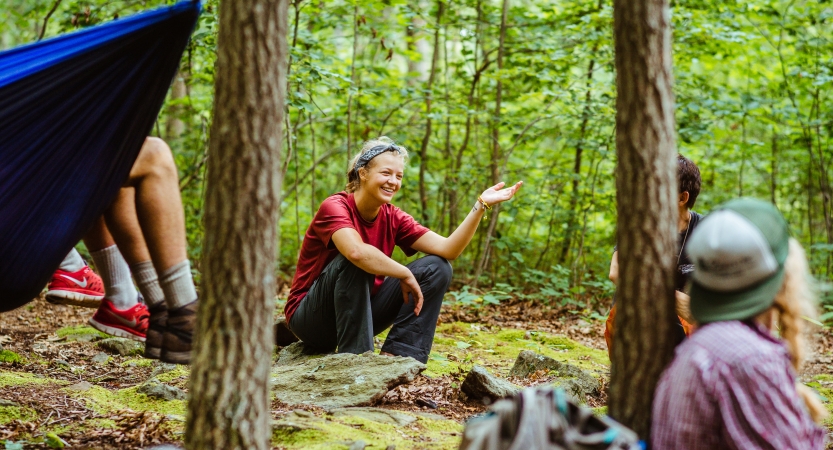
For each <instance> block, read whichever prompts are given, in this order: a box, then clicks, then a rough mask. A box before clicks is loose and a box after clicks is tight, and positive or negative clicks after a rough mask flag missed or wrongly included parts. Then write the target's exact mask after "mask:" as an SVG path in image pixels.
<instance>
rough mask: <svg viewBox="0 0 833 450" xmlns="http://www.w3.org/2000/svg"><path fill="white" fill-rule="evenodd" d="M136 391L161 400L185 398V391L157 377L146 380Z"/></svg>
mask: <svg viewBox="0 0 833 450" xmlns="http://www.w3.org/2000/svg"><path fill="white" fill-rule="evenodd" d="M136 392H138V393H140V394H145V395H147V396H148V397H152V398H158V399H160V400H185V392H184V391H183V390H182V389H180V388H178V387H175V386H168V385H167V384H165V383H162V382H161V381H159V380H157V379H156V378H151V379H149V380H147V381H145V383H144V384H142V385H141V386H139V389H136Z"/></svg>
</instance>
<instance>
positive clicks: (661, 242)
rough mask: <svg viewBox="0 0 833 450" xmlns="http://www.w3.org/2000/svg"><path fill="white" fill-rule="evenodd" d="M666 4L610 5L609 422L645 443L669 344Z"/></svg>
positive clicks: (670, 111) (647, 0)
mask: <svg viewBox="0 0 833 450" xmlns="http://www.w3.org/2000/svg"><path fill="white" fill-rule="evenodd" d="M670 15H671V13H670V10H669V5H668V1H667V0H638V1H636V0H614V6H613V30H614V32H613V34H614V41H615V51H616V58H615V60H616V86H617V89H618V96H617V99H616V150H617V155H618V159H619V164H618V166H617V168H616V188H617V192H616V200H617V203H618V205H617V211H618V214H619V226H618V242H619V262H620V264H619V267H620V269H619V286H618V291H617V310H618V313H617V315H616V327H615V334H614V342H616V345H614V346H613V361H612V366H611V384H610V397H609V398H610V403H609V405H610V415H611V416H612V417H613V418H615V419H616V420H618V421H619V422H621V423H623V424H624V425H626V426H628V427H630V428H631V429H633V430H634V431H636V433H637V434H638V435H639V436H640V437H641V438H643V439H648V437H649V434H650V426H651V405H652V403H653V398H654V389H655V387H656V384H657V381H658V380H659V377H660V374H661V373H662V371H663V369H665V366H666V365H667V363H668V362H670V361H671V358H672V356H673V351H674V343H673V341H672V339H670V336H671V335H672V331H673V330H672V327H673V326H674V315H675V308H674V283H673V281H674V280H673V276H674V260H673V258H671V257H670V256H671V255H673V254H674V252H675V249H676V245H677V244H676V217H677V210H676V203H675V198H676V196H675V193H676V163H675V159H674V157H675V154H674V153H675V150H674V145H675V144H674V133H675V131H674V97H673V94H672V89H671V86H672V82H673V81H672V75H671V23H670Z"/></svg>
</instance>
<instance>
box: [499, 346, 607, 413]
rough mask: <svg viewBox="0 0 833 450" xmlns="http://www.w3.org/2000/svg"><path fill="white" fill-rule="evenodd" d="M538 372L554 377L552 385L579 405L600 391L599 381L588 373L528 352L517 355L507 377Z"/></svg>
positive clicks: (570, 365) (522, 376) (526, 375)
mask: <svg viewBox="0 0 833 450" xmlns="http://www.w3.org/2000/svg"><path fill="white" fill-rule="evenodd" d="M539 370H547V371H549V373H550V375H553V376H555V377H556V379H555V381H553V382H552V385H553V386H558V387H560V388H562V389H564V390H565V391H566V392H567V394H569V395H570V396H572V397H574V398H575V399H576V400H578V401H579V402H580V403H584V396H585V395H598V394H599V390H600V389H601V386H600V384H599V380H597V379H596V377H594V376H593V375H590V373H588V372H586V371H584V370H582V369H580V368H578V367H576V366H574V365H572V364H567V363H563V362H560V361H556V360H554V359H552V358H550V357H548V356H544V355H540V354H538V353H535V352H532V351H529V350H524V351H522V352H521V353H520V354H519V355H518V359H516V360H515V365H514V366H512V370H510V371H509V376H512V377H521V378H526V377H528V376H530V375H532V374H533V373H535V372H537V371H539Z"/></svg>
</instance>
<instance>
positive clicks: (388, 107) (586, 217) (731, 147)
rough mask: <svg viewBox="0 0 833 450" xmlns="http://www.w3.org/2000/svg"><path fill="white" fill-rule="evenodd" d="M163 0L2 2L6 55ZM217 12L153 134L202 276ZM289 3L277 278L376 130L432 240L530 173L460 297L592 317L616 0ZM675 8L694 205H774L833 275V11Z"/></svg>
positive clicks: (466, 257) (754, 2) (776, 4)
mask: <svg viewBox="0 0 833 450" xmlns="http://www.w3.org/2000/svg"><path fill="white" fill-rule="evenodd" d="M168 3H173V2H172V1H162V0H158V1H157V0H147V1H135V0H123V1H119V0H92V1H79V0H11V1H5V2H3V5H0V20H2V22H0V49H6V48H10V47H13V46H17V45H21V44H25V43H28V42H32V41H35V40H37V39H39V38H48V37H52V36H55V35H57V34H60V33H65V32H69V31H72V30H75V29H78V28H82V27H86V26H90V25H94V24H96V23H100V22H103V21H107V20H112V19H113V18H116V17H119V16H125V15H128V14H133V13H135V12H138V11H142V10H145V9H148V8H151V7H154V6H158V5H162V4H168ZM216 11H217V0H208V1H206V2H205V12H204V14H203V15H202V17H201V18H200V23H199V26H198V29H197V30H196V32H195V33H194V38H193V40H192V42H191V44H190V46H189V49H188V52H187V54H186V55H185V57H184V60H183V64H182V67H181V71H180V73H179V75H178V77H177V78H176V80H175V81H174V84H173V87H172V89H171V94H170V96H169V98H168V100H167V102H166V103H165V106H164V108H163V111H162V114H161V115H160V117H159V120H158V122H157V124H156V126H155V127H154V129H153V131H152V133H153V134H154V135H158V136H160V137H162V138H164V139H166V140H167V141H168V142H169V143H170V145H171V147H172V148H173V149H174V152H175V155H176V160H177V164H178V166H179V170H180V177H181V178H180V187H181V189H182V194H183V200H184V204H185V208H186V219H187V229H188V239H189V252H190V256H191V258H192V261H193V262H194V268H195V275H196V276H199V271H200V265H199V261H200V255H201V243H202V237H203V228H202V219H203V218H202V205H203V191H204V180H205V172H206V170H207V168H206V165H205V162H206V152H207V150H208V133H209V130H210V125H211V120H212V118H211V111H212V101H213V98H212V96H213V82H214V64H215V58H216V52H215V50H216V36H217V15H216ZM289 14H290V16H289V33H290V35H289V39H288V40H289V45H290V48H291V60H290V68H289V77H288V78H289V83H288V89H287V92H288V95H287V98H288V104H287V108H288V112H289V114H288V115H287V119H286V123H285V128H286V130H287V132H286V135H285V137H284V138H285V139H286V141H285V143H284V147H283V148H284V157H285V160H284V163H283V165H282V167H283V172H284V183H283V186H284V188H283V198H282V204H281V208H282V213H281V222H280V235H281V245H280V249H281V250H280V255H279V257H278V258H276V262H277V263H276V264H277V265H276V270H277V271H278V273H279V274H280V276H281V279H282V280H283V281H284V282H288V281H290V279H291V276H292V274H293V270H294V264H295V261H296V258H297V254H298V249H299V247H300V243H301V239H302V238H303V234H304V232H305V231H306V228H307V226H308V224H309V222H310V220H311V219H312V215H313V214H314V213H315V211H316V210H317V208H318V205H319V204H320V202H321V201H322V200H323V199H324V198H326V197H327V196H328V195H330V194H332V193H334V192H336V191H339V190H341V189H342V188H343V187H344V184H345V176H344V173H345V171H346V165H347V160H348V158H349V155H352V154H353V153H354V152H356V151H357V150H358V149H359V146H360V144H361V142H362V141H363V140H365V139H368V138H372V137H376V136H379V135H387V136H389V137H391V138H393V139H394V140H396V141H397V142H398V143H401V144H404V145H405V146H406V147H408V149H409V150H410V152H411V156H412V157H411V161H410V163H409V165H408V167H407V169H406V176H405V181H404V184H403V189H402V190H401V191H400V193H399V194H397V197H396V198H395V201H394V203H395V204H396V205H397V206H399V207H400V208H402V209H404V210H405V211H407V212H409V213H411V214H412V215H413V216H414V217H416V218H417V219H418V220H419V221H420V222H422V223H423V224H425V225H427V226H429V227H431V228H433V229H434V230H436V231H438V232H440V233H442V234H445V233H450V232H451V231H452V230H453V229H454V227H455V226H456V225H457V224H458V223H459V222H460V221H461V220H462V219H463V217H465V214H467V212H468V210H469V209H470V208H471V206H472V204H473V203H474V201H475V199H476V198H477V195H478V194H479V193H480V192H482V191H483V190H484V189H485V188H486V187H488V186H490V185H491V184H494V181H493V180H504V181H507V182H514V181H517V180H524V182H525V186H524V189H523V191H522V192H521V193H520V194H519V195H518V196H517V197H516V198H515V199H514V200H513V201H512V202H509V203H507V204H505V205H504V206H503V208H502V209H501V210H500V211H499V212H496V213H494V214H489V217H488V219H487V220H485V221H484V223H483V224H482V225H481V229H480V231H479V232H478V234H477V235H476V237H475V240H474V241H473V242H472V245H471V246H470V247H469V249H468V250H467V251H466V252H465V253H464V254H463V255H462V256H461V257H460V259H459V260H458V261H457V262H456V263H455V264H454V266H455V286H456V287H457V288H458V289H456V290H455V291H453V292H452V293H450V295H451V296H452V297H453V298H454V299H455V300H457V301H459V302H462V303H464V304H478V303H481V302H483V303H496V302H500V301H502V300H505V299H508V298H522V299H523V298H529V299H535V300H536V301H541V302H551V303H553V304H556V305H574V306H575V307H577V308H579V309H584V310H585V311H586V312H587V313H588V314H589V315H590V316H591V317H593V316H597V315H599V313H604V311H605V307H606V306H607V305H608V304H609V298H610V296H611V294H612V290H613V285H612V283H610V282H609V281H608V280H607V272H608V264H609V260H610V256H611V253H612V248H613V246H614V244H615V239H616V206H615V191H614V189H615V180H614V167H615V164H616V157H615V148H614V121H615V110H614V107H615V97H616V92H615V79H614V73H613V40H612V3H611V2H600V1H585V0H576V1H569V2H568V1H548V0H547V1H545V0H523V1H521V0H513V1H497V0H491V1H487V0H452V1H429V0H421V1H418V2H407V1H404V0H365V1H361V2H355V3H353V2H345V1H340V0H335V1H320V0H304V1H299V0H294V1H291V2H290V6H289ZM672 18H673V24H674V30H673V36H674V49H673V52H674V76H675V94H676V101H677V125H678V141H677V142H678V146H679V151H680V152H681V153H682V154H683V155H685V156H687V157H689V158H691V159H693V160H694V161H695V162H696V163H697V164H698V166H699V167H700V170H701V174H702V177H703V186H702V192H701V194H700V196H699V198H698V200H697V205H696V207H695V208H694V209H695V210H696V211H698V212H708V211H709V210H710V209H712V208H713V207H714V206H716V205H718V204H719V203H721V202H723V201H725V200H727V199H730V198H733V197H737V196H741V195H744V196H754V197H759V198H763V199H769V200H771V201H773V202H774V203H775V204H776V205H777V206H778V207H779V209H781V211H782V212H783V213H784V215H785V216H786V217H787V220H788V221H789V222H790V225H791V227H792V231H793V234H794V235H795V237H796V238H798V239H799V240H800V241H801V242H802V244H804V245H805V247H806V248H807V249H808V256H809V257H810V260H811V266H812V270H813V272H814V273H815V274H816V275H817V276H818V278H819V279H821V280H830V278H831V274H832V273H833V204H831V194H832V193H831V181H830V178H831V168H830V164H831V159H833V151H832V150H831V137H833V136H831V134H832V133H833V110H831V106H833V99H831V94H830V93H831V92H833V89H831V87H833V59H832V58H833V57H832V56H831V55H833V41H831V39H833V2H831V1H829V0H816V1H802V0H793V1H780V0H750V1H732V2H718V1H697V0H688V1H677V2H673V3H672ZM502 19H503V20H502ZM499 56H502V64H498V60H499V59H501V58H499ZM494 221H497V223H494ZM396 257H397V258H398V259H400V260H405V257H404V255H403V254H401V253H398V254H397V255H396ZM824 295H825V298H826V300H825V302H826V303H830V304H831V305H833V296H831V294H830V291H829V289H828V290H825V291H824ZM828 309H833V306H831V307H830V308H828ZM823 318H833V313H830V314H827V315H825V316H823Z"/></svg>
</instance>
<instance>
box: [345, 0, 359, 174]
mask: <svg viewBox="0 0 833 450" xmlns="http://www.w3.org/2000/svg"><path fill="white" fill-rule="evenodd" d="M358 52H359V2H358V1H356V2H355V4H354V5H353V57H352V59H351V60H350V90H349V92H350V93H349V94H348V95H347V164H350V156H351V155H352V153H353V138H352V135H351V132H352V130H351V128H350V127H351V122H352V121H353V91H354V90H355V89H356V58H358V57H359V55H358ZM347 164H345V165H344V166H345V167H347Z"/></svg>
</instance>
